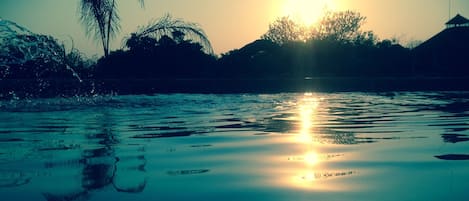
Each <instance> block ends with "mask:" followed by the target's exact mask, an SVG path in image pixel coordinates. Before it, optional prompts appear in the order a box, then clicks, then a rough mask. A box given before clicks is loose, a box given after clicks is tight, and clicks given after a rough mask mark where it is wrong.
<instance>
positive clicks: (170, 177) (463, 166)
mask: <svg viewBox="0 0 469 201" xmlns="http://www.w3.org/2000/svg"><path fill="white" fill-rule="evenodd" d="M468 170H469V93H467V92H401V93H382V94H381V93H304V94H298V93H287V94H267V95H263V94H232V95H196V94H168V95H152V96H96V97H75V98H55V99H34V100H4V101H0V200H2V201H16V200H50V201H58V200H129V201H130V200H269V201H270V200H273V201H276V200H362V201H364V200H390V201H391V200H461V201H463V200H469V192H468V191H467V190H468V189H469V188H468V187H469V171H468Z"/></svg>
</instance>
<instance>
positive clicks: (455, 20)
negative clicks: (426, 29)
mask: <svg viewBox="0 0 469 201" xmlns="http://www.w3.org/2000/svg"><path fill="white" fill-rule="evenodd" d="M463 24H469V20H468V19H467V18H465V17H463V16H461V15H460V14H457V15H456V16H455V17H453V19H451V20H449V21H448V22H446V25H463Z"/></svg>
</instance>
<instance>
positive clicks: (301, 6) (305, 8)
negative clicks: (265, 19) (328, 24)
mask: <svg viewBox="0 0 469 201" xmlns="http://www.w3.org/2000/svg"><path fill="white" fill-rule="evenodd" d="M334 8H335V5H334V2H333V1H332V0H286V1H285V2H284V4H283V13H282V14H283V16H290V17H291V18H292V19H294V20H296V21H298V22H299V23H302V24H304V25H306V26H312V25H313V24H315V23H316V22H318V21H319V19H320V18H321V16H323V14H324V13H325V12H326V11H327V10H334Z"/></svg>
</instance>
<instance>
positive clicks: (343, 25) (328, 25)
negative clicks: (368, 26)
mask: <svg viewBox="0 0 469 201" xmlns="http://www.w3.org/2000/svg"><path fill="white" fill-rule="evenodd" d="M365 20H366V17H364V16H362V15H361V14H360V13H358V12H355V11H342V12H327V13H326V14H325V15H324V17H323V18H322V19H321V21H320V23H319V25H318V26H317V27H316V30H315V31H314V33H313V38H315V39H320V40H335V41H340V42H344V43H356V44H370V45H372V44H374V43H375V41H376V36H375V35H374V34H373V32H372V31H362V30H361V27H362V25H363V24H364V23H365Z"/></svg>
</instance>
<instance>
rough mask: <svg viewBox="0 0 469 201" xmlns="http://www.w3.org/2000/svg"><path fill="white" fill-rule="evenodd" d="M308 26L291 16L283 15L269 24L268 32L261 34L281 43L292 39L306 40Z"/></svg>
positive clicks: (264, 37)
mask: <svg viewBox="0 0 469 201" xmlns="http://www.w3.org/2000/svg"><path fill="white" fill-rule="evenodd" d="M305 33H306V28H305V27H303V26H301V25H300V24H298V23H296V22H295V21H293V20H292V19H291V18H290V17H281V18H278V19H277V20H275V22H273V23H271V24H270V25H269V30H268V31H267V33H265V34H264V35H262V36H261V39H263V40H269V41H272V42H274V43H277V44H279V45H282V44H284V43H287V42H291V41H303V40H306V38H305V36H306V34H305Z"/></svg>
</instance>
